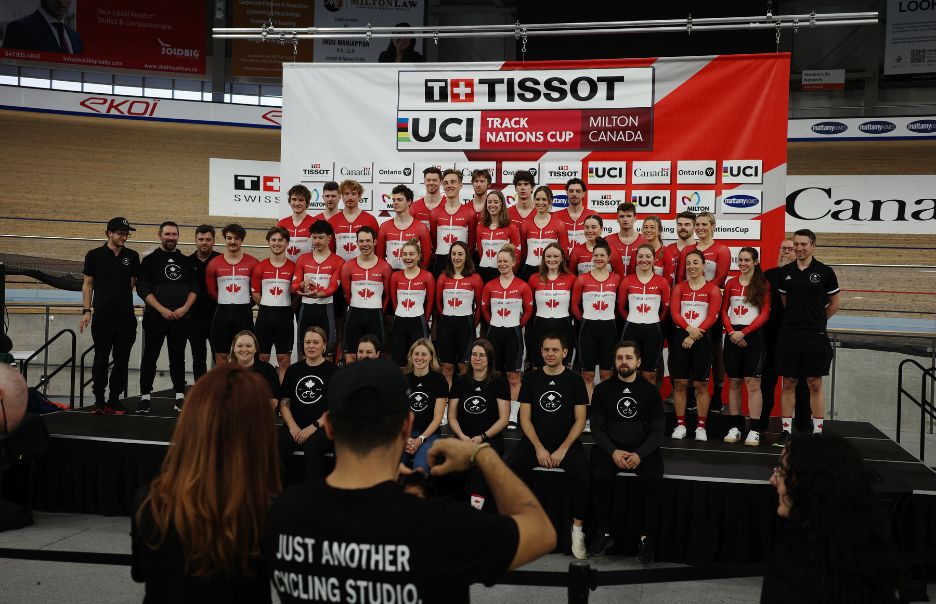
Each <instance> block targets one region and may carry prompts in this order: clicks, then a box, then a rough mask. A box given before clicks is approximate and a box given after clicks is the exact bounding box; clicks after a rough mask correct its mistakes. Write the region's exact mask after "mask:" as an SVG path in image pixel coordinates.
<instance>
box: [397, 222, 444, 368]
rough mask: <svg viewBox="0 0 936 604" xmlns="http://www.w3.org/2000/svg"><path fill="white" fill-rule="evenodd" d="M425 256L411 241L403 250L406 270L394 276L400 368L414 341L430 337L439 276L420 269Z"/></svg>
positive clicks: (417, 243)
mask: <svg viewBox="0 0 936 604" xmlns="http://www.w3.org/2000/svg"><path fill="white" fill-rule="evenodd" d="M417 224H419V223H417ZM419 226H422V225H421V224H420V225H419ZM421 255H422V253H421V250H420V249H419V242H418V241H417V240H415V239H410V240H409V241H407V242H406V243H405V244H404V245H403V247H402V249H401V250H400V256H401V257H402V259H403V270H401V271H394V272H393V275H391V276H390V309H391V310H393V315H394V316H393V329H392V330H390V352H391V354H392V356H393V360H394V361H396V364H397V365H399V366H400V367H405V366H406V363H407V353H408V352H409V349H410V346H412V344H413V342H415V341H416V340H419V339H428V338H429V319H430V318H431V317H432V311H433V310H434V309H435V291H436V289H435V288H436V284H435V279H433V278H432V273H430V272H429V271H427V270H426V269H424V268H419V258H420V256H421Z"/></svg>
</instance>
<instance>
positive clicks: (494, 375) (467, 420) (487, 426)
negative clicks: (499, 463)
mask: <svg viewBox="0 0 936 604" xmlns="http://www.w3.org/2000/svg"><path fill="white" fill-rule="evenodd" d="M509 421H510V386H509V385H508V384H507V380H505V379H504V377H503V376H502V375H500V374H499V373H498V372H497V369H496V368H495V362H494V347H493V346H491V343H490V342H488V341H487V340H485V339H483V338H479V339H477V340H475V341H474V343H472V345H471V364H470V366H469V367H468V371H467V373H465V375H464V376H455V380H454V381H453V382H452V391H451V393H450V394H449V401H448V425H449V431H450V432H451V433H452V435H453V436H455V438H457V439H459V440H462V441H465V442H470V443H474V444H481V443H488V444H490V445H491V447H492V448H493V449H494V451H496V452H497V456H498V457H502V456H503V455H504V429H505V428H506V427H507V423H508V422H509ZM488 496H489V493H488V489H487V485H486V484H485V482H484V476H483V475H482V474H481V473H480V472H477V471H472V472H471V473H470V475H469V476H468V501H469V503H470V504H471V506H472V507H473V508H475V509H478V510H481V509H484V503H485V501H487V498H488Z"/></svg>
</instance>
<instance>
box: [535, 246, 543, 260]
mask: <svg viewBox="0 0 936 604" xmlns="http://www.w3.org/2000/svg"><path fill="white" fill-rule="evenodd" d="M533 255H534V256H536V257H537V258H539V257H540V256H542V255H543V248H541V247H538V248H536V249H535V250H533Z"/></svg>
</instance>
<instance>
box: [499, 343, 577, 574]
mask: <svg viewBox="0 0 936 604" xmlns="http://www.w3.org/2000/svg"><path fill="white" fill-rule="evenodd" d="M540 350H541V351H542V353H543V367H542V368H540V369H537V370H536V371H533V372H532V373H528V374H527V375H526V376H525V377H524V378H523V385H522V386H521V387H520V396H519V401H520V430H522V431H523V437H524V438H523V440H521V441H520V442H519V443H518V444H517V446H516V448H515V449H514V450H513V451H512V452H511V453H510V456H509V457H508V458H507V465H508V466H510V469H512V470H513V471H514V472H516V473H517V474H519V475H520V476H521V477H524V478H526V479H529V478H530V474H531V471H532V469H533V468H535V467H536V466H539V467H541V468H562V469H563V470H564V471H565V474H566V477H567V478H568V480H569V483H570V484H569V488H570V490H571V491H570V494H571V499H572V555H574V556H575V557H576V558H578V559H579V560H584V559H585V558H587V557H588V552H587V551H586V549H585V533H583V532H582V522H583V521H584V520H585V513H586V511H587V507H588V460H587V458H586V456H585V449H584V448H583V447H582V443H581V442H579V436H581V434H582V430H583V429H584V428H585V407H586V405H588V392H587V391H586V390H585V382H584V381H582V376H580V375H579V374H577V373H575V372H574V371H572V370H571V369H569V368H567V367H566V366H565V365H563V362H564V361H565V358H566V356H567V355H568V354H569V347H568V344H566V342H565V339H564V338H563V336H561V335H559V334H556V333H552V334H547V335H546V336H545V337H544V338H543V342H542V346H541V348H540Z"/></svg>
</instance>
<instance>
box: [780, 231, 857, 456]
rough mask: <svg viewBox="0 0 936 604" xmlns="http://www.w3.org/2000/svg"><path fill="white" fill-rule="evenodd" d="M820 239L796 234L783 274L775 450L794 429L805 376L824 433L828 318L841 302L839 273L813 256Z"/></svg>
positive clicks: (829, 353)
mask: <svg viewBox="0 0 936 604" xmlns="http://www.w3.org/2000/svg"><path fill="white" fill-rule="evenodd" d="M815 250H816V234H815V233H813V232H812V231H810V230H809V229H800V230H798V231H796V232H795V233H794V234H793V252H794V253H795V254H796V262H791V263H790V264H787V265H786V266H784V267H783V268H781V269H780V288H779V289H780V298H781V299H782V300H783V324H782V325H781V326H780V335H779V338H778V341H777V357H776V362H777V373H778V374H780V375H781V376H783V390H782V391H781V399H780V404H781V406H782V407H783V431H782V432H781V433H780V439H779V440H778V441H777V443H776V446H783V445H785V444H786V441H787V440H789V439H790V433H791V431H792V430H793V410H794V408H795V406H796V384H797V383H798V382H799V380H800V376H805V378H806V385H807V386H809V407H810V409H811V410H812V424H813V432H817V433H820V434H821V433H822V423H823V416H824V415H825V399H824V397H823V392H822V377H823V376H826V375H829V368H830V367H831V364H832V345H831V344H830V343H829V335H828V333H827V332H826V324H827V323H828V321H829V319H830V318H831V317H832V315H834V314H835V313H836V312H838V309H839V304H840V303H841V300H840V296H839V286H838V278H837V277H836V276H835V271H834V270H832V268H831V267H830V266H828V265H826V264H823V263H822V262H819V261H818V260H816V258H814V257H813V252H814V251H815Z"/></svg>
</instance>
